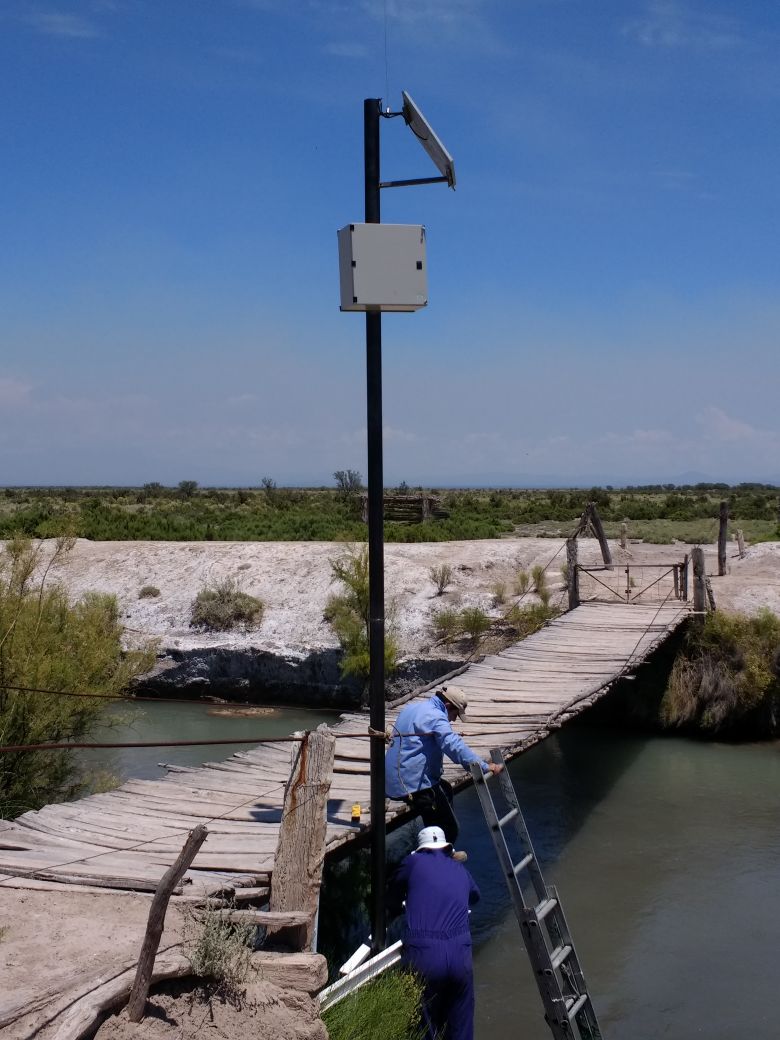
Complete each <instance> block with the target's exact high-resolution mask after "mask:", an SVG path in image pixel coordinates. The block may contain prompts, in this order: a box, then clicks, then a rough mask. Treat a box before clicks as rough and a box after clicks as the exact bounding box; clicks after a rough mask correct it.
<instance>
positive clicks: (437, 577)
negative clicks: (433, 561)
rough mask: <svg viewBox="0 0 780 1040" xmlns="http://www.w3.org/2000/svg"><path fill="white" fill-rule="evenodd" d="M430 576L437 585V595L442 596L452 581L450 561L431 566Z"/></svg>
mask: <svg viewBox="0 0 780 1040" xmlns="http://www.w3.org/2000/svg"><path fill="white" fill-rule="evenodd" d="M428 577H429V578H430V579H431V581H432V582H433V584H434V585H435V586H436V595H437V596H442V595H444V590H445V589H446V588H447V586H448V585H449V584H450V582H451V581H452V567H450V565H449V564H448V563H441V564H438V565H437V566H436V567H431V569H430V570H429V571H428Z"/></svg>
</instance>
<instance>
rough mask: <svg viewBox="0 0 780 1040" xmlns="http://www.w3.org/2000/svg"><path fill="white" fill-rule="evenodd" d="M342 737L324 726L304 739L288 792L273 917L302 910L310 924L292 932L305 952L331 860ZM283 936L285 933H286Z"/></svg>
mask: <svg viewBox="0 0 780 1040" xmlns="http://www.w3.org/2000/svg"><path fill="white" fill-rule="evenodd" d="M335 753H336V738H335V737H334V736H333V734H332V733H331V732H330V730H329V729H328V727H327V726H325V725H322V726H320V727H319V728H318V729H316V730H315V731H314V732H313V733H309V734H308V736H307V737H305V738H304V740H302V741H301V744H300V749H299V751H298V757H297V758H296V760H295V764H294V766H293V770H292V773H291V775H290V779H289V781H288V783H287V789H286V790H285V792H284V807H283V809H282V823H281V826H280V828H279V844H278V845H277V848H276V858H275V860H274V872H273V876H272V878H271V902H270V910H271V912H272V913H276V912H282V911H286V910H302V911H304V912H305V913H307V914H308V915H309V917H308V924H306V925H302V926H299V927H296V928H291V929H289V933H288V934H289V938H290V940H291V942H292V943H293V945H297V946H299V948H300V949H303V950H310V949H312V947H313V945H314V922H315V915H316V912H317V906H318V903H319V896H320V884H321V882H322V864H323V861H324V858H325V832H326V827H327V819H326V809H327V804H328V792H329V791H330V785H331V780H332V778H333V761H334V758H335ZM280 934H281V933H280Z"/></svg>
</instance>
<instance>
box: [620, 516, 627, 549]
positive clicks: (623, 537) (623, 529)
mask: <svg viewBox="0 0 780 1040" xmlns="http://www.w3.org/2000/svg"><path fill="white" fill-rule="evenodd" d="M620 548H621V549H627V548H628V524H627V523H626V522H625V520H624V521H623V523H622V524H621V525H620Z"/></svg>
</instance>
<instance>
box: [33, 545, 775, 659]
mask: <svg viewBox="0 0 780 1040" xmlns="http://www.w3.org/2000/svg"><path fill="white" fill-rule="evenodd" d="M611 545H612V550H613V556H614V559H615V561H616V563H620V562H629V563H630V564H632V565H638V564H640V563H641V562H643V561H668V562H673V561H681V560H682V558H683V556H684V555H685V553H686V552H689V551H690V546H686V545H683V544H681V543H678V544H674V545H649V544H644V543H637V542H630V543H629V545H628V551H627V552H624V551H622V550H621V549H620V546H619V545H618V544H617V543H611ZM344 549H345V547H344V545H343V544H339V543H330V542H88V541H85V540H81V539H80V540H79V541H77V543H76V545H75V547H74V548H73V550H72V551H71V552H70V553H69V554H68V555H67V556H66V557H65V559H64V561H63V562H62V564H61V565H59V566H57V567H55V568H53V569H52V575H51V576H52V577H53V578H55V579H56V580H59V581H61V582H62V583H63V584H64V585H65V586H66V588H67V589H68V592H69V594H70V596H71V597H72V598H78V597H80V596H82V595H83V594H84V593H85V592H87V591H99V592H111V593H114V594H115V595H116V596H117V598H118V601H119V604H120V609H121V615H122V621H123V623H124V624H125V626H126V629H127V638H128V641H129V642H133V641H136V640H143V639H145V638H149V637H154V638H157V639H159V641H160V648H161V650H164V649H183V650H186V649H196V648H199V647H216V646H221V647H226V648H246V647H256V648H258V649H261V650H266V651H269V652H272V653H279V654H300V655H304V654H306V653H307V652H308V651H310V650H313V649H319V648H322V647H331V646H335V645H336V642H335V639H334V637H333V634H332V632H331V631H330V629H329V626H328V625H327V624H326V623H325V621H324V620H323V616H322V615H323V609H324V607H325V604H326V602H327V600H328V597H329V596H330V595H331V594H332V593H333V592H334V591H335V589H336V586H334V584H333V582H332V576H331V567H330V561H331V560H333V559H335V558H336V557H338V556H339V555H340V554H341V553H343V552H344ZM705 552H706V556H707V570H708V572H710V573H716V572H717V563H716V553H715V547H714V546H707V547H705ZM565 558H566V550H565V543H564V541H563V540H562V539H557V538H505V539H496V540H488V541H468V542H438V543H424V544H415V545H387V546H386V548H385V570H386V577H385V586H386V599H387V611H388V616H389V617H391V618H392V619H393V624H394V626H395V629H396V632H397V636H398V638H399V643H400V648H401V653H402V655H404V656H415V657H425V656H426V655H427V654H429V653H431V649H432V648H431V644H432V634H431V619H432V615H433V613H434V612H435V611H436V610H439V609H441V608H443V607H457V608H461V607H470V606H480V607H482V608H483V609H485V610H488V611H489V610H491V609H493V601H494V595H495V591H496V586H497V585H501V584H504V585H505V586H506V588H507V590H508V591H510V590H511V588H512V584H513V579H514V576H515V574H516V572H517V570H518V568H524V569H525V570H527V571H530V569H531V568H532V567H533V566H537V565H538V566H542V567H544V566H548V570H547V578H548V583H549V585H550V587H551V589H552V590H553V603H556V602H558V601H560V600H562V599H563V581H562V576H561V565H562V563H563V562H564V561H565ZM600 559H601V557H600V553H599V548H598V543H597V542H596V541H595V540H594V539H590V538H584V539H581V540H580V542H579V560H580V562H581V563H585V564H596V563H598V562H600ZM728 562H729V566H730V569H731V574H730V575H729V576H728V577H725V578H717V579H715V581H714V583H713V584H714V588H715V595H716V599H717V600H718V605H719V606H722V607H724V608H726V609H728V608H737V609H744V610H754V609H756V608H757V607H759V606H761V605H767V606H769V607H770V608H771V609H773V610H775V611H776V612H778V613H780V543H777V542H765V543H763V544H759V545H756V546H753V547H749V548H748V552H747V557H746V558H745V559H744V560H739V559H738V558H736V545H735V543H730V544H729V561H728ZM439 564H448V565H449V566H450V567H451V568H452V573H453V579H452V582H451V584H450V585H449V586H448V587H447V590H446V592H445V594H444V595H443V596H437V595H436V590H435V588H434V586H433V584H432V582H431V580H430V577H429V571H430V569H431V567H433V566H437V565H439ZM226 577H232V578H235V579H237V580H238V581H239V582H240V583H241V587H242V588H243V589H244V590H245V591H246V592H248V593H251V594H252V595H254V596H257V597H258V598H259V599H261V600H262V601H263V603H264V604H265V607H266V609H265V614H264V617H263V620H262V623H261V625H260V626H259V628H257V629H256V630H254V631H251V632H246V633H244V632H235V633H204V632H199V631H195V630H193V629H191V628H190V625H189V616H190V608H191V604H192V601H193V599H194V598H195V596H196V594H197V593H198V592H199V591H200V590H201V589H202V588H203V587H204V586H206V585H209V584H214V583H215V582H218V581H220V580H222V579H224V578H226ZM144 585H152V586H154V587H155V588H158V589H159V590H160V595H159V596H158V597H156V598H144V599H139V595H138V594H139V591H140V589H141V588H142V587H143V586H144Z"/></svg>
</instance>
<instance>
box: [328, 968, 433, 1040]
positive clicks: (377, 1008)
mask: <svg viewBox="0 0 780 1040" xmlns="http://www.w3.org/2000/svg"><path fill="white" fill-rule="evenodd" d="M422 996H423V983H422V981H421V980H420V979H419V978H418V976H416V975H413V974H412V973H411V972H409V971H400V970H392V969H391V970H389V971H385V972H383V973H382V974H381V975H379V976H377V978H375V979H372V981H371V982H367V983H366V984H365V986H361V988H360V989H358V990H355V992H354V993H351V994H350V995H349V996H348V997H344V999H343V1000H340V1001H339V1002H338V1004H334V1005H333V1006H332V1007H330V1008H328V1009H327V1010H326V1011H324V1012H323V1015H322V1018H323V1021H324V1022H325V1025H326V1027H327V1029H328V1035H329V1036H330V1040H366V1038H367V1037H370V1038H371V1040H423V1037H425V1036H426V1035H427V1034H426V1030H425V1028H424V1026H423V1022H422Z"/></svg>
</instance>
